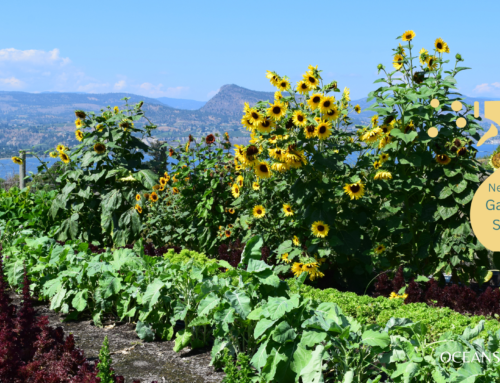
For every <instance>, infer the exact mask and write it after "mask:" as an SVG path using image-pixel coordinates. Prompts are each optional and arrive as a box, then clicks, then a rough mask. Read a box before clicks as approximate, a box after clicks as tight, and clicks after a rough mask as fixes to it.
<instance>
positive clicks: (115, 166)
mask: <svg viewBox="0 0 500 383" xmlns="http://www.w3.org/2000/svg"><path fill="white" fill-rule="evenodd" d="M123 100H125V102H126V103H125V106H124V107H123V108H122V109H120V108H119V107H117V106H115V107H114V108H111V107H108V108H106V109H103V110H101V113H99V114H96V113H94V112H91V113H86V112H84V111H81V110H77V111H76V112H75V115H76V120H75V125H76V131H75V136H76V138H77V140H78V141H80V144H79V145H77V146H75V147H73V148H71V149H69V148H67V147H65V146H64V145H62V144H61V145H58V147H57V148H56V150H55V151H53V152H51V157H59V158H60V159H61V161H62V162H63V163H65V168H64V171H63V173H62V174H61V175H60V176H59V177H58V178H57V188H58V195H57V197H56V198H55V199H54V201H53V203H52V206H51V209H50V212H51V214H52V217H53V218H54V219H58V220H60V221H61V222H62V223H61V227H60V229H59V231H58V233H57V235H58V238H59V239H60V240H66V239H75V238H79V239H82V240H85V241H89V242H96V243H99V244H100V245H105V246H108V245H118V246H123V245H126V244H129V243H132V242H133V241H135V240H137V239H138V238H139V236H140V233H141V228H142V219H141V215H140V213H139V212H138V211H137V209H135V208H134V207H135V205H136V203H135V202H136V201H135V196H136V194H137V193H138V192H140V191H141V190H143V189H145V188H148V189H149V188H150V187H152V186H153V185H155V184H156V183H157V176H156V175H155V174H154V173H153V172H151V171H150V170H148V169H147V167H146V165H145V163H144V161H143V160H144V155H143V153H144V152H146V153H147V151H148V146H147V145H146V144H145V143H144V142H143V141H142V139H143V138H145V137H146V136H150V135H151V131H152V130H154V129H155V128H156V126H155V125H154V124H152V123H150V121H149V120H148V119H147V118H145V116H144V113H143V111H142V109H141V107H142V105H143V103H142V102H141V103H138V104H136V105H128V103H127V100H128V98H124V99H123ZM141 138H142V139H141Z"/></svg>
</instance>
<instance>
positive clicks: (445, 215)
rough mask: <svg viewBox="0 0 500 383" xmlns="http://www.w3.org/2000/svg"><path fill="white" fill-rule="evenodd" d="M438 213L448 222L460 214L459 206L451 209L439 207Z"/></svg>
mask: <svg viewBox="0 0 500 383" xmlns="http://www.w3.org/2000/svg"><path fill="white" fill-rule="evenodd" d="M438 211H439V215H440V216H441V218H443V219H444V220H446V219H448V218H450V217H452V216H453V215H454V214H456V213H457V212H458V205H455V206H451V207H446V206H439V207H438Z"/></svg>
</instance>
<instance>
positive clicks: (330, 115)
mask: <svg viewBox="0 0 500 383" xmlns="http://www.w3.org/2000/svg"><path fill="white" fill-rule="evenodd" d="M339 116H340V111H339V108H337V105H334V106H333V107H332V109H330V110H329V111H328V112H326V113H325V114H324V115H323V117H324V118H325V119H327V120H337V119H338V118H339ZM345 118H347V116H346V115H344V119H345Z"/></svg>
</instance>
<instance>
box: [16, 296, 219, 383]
mask: <svg viewBox="0 0 500 383" xmlns="http://www.w3.org/2000/svg"><path fill="white" fill-rule="evenodd" d="M8 295H9V297H10V298H11V299H12V300H13V301H12V303H13V304H14V305H15V306H19V304H20V302H21V296H20V295H17V294H15V293H14V292H12V290H10V291H8ZM33 304H34V305H35V310H36V312H37V314H38V315H43V316H47V317H48V319H49V323H50V325H51V326H52V327H58V326H60V327H62V328H63V329H64V333H65V337H66V336H68V335H69V334H70V333H72V334H73V336H74V338H75V344H76V347H78V348H80V349H82V350H84V352H85V357H86V359H87V360H88V361H90V362H93V361H94V360H96V359H97V357H98V355H99V350H100V349H101V347H102V343H103V340H104V337H105V336H106V335H107V336H108V339H109V349H110V352H111V353H112V358H113V365H112V367H113V368H114V370H115V372H116V374H117V375H123V376H124V377H125V382H126V383H132V382H133V380H134V379H140V381H141V382H142V383H149V382H151V381H155V380H156V381H158V383H163V382H165V383H167V382H168V383H188V382H189V383H215V382H220V381H222V379H223V377H224V373H223V372H217V371H215V369H214V368H213V367H211V366H209V364H210V349H209V348H203V349H199V350H196V351H191V350H190V349H189V348H188V349H187V350H188V351H187V352H182V353H176V352H174V351H173V346H174V342H173V341H171V342H166V341H165V342H142V341H141V340H140V339H139V337H138V336H137V334H136V332H135V325H134V324H129V323H123V322H121V323H120V322H117V323H115V322H110V323H105V326H104V327H103V328H100V327H96V326H94V325H93V322H92V320H91V318H85V319H84V320H79V321H69V322H62V320H63V319H64V317H65V316H66V315H64V314H60V313H56V312H54V311H52V310H50V309H49V306H50V305H49V303H45V302H43V303H41V302H38V303H37V301H34V302H33Z"/></svg>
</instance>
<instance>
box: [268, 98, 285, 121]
mask: <svg viewBox="0 0 500 383" xmlns="http://www.w3.org/2000/svg"><path fill="white" fill-rule="evenodd" d="M269 105H270V107H269V108H268V109H267V114H268V116H269V117H271V118H272V119H273V120H275V121H279V120H281V119H282V118H283V117H284V116H285V114H286V110H287V106H286V104H283V103H281V102H280V101H274V104H271V103H269Z"/></svg>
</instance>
